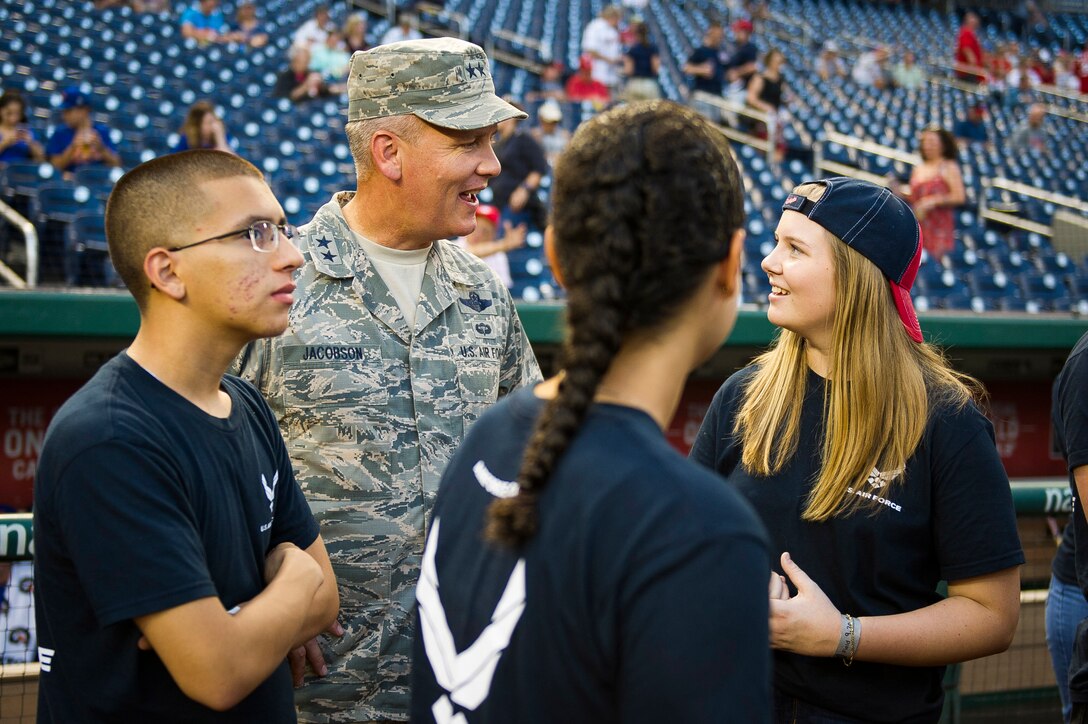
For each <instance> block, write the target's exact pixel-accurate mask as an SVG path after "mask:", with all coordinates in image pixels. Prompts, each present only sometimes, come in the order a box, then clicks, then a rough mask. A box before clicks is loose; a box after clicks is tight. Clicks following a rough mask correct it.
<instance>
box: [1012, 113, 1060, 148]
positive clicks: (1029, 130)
mask: <svg viewBox="0 0 1088 724" xmlns="http://www.w3.org/2000/svg"><path fill="white" fill-rule="evenodd" d="M1009 148H1010V149H1012V150H1013V151H1017V152H1020V153H1024V152H1026V151H1029V150H1034V151H1041V152H1044V153H1045V152H1046V151H1048V150H1049V149H1050V141H1049V140H1048V139H1047V133H1046V106H1044V105H1043V104H1042V103H1032V104H1031V105H1030V106H1029V107H1028V115H1027V118H1025V119H1024V120H1023V121H1021V122H1020V125H1018V126H1017V127H1016V129H1015V130H1014V131H1013V132H1012V135H1011V136H1009Z"/></svg>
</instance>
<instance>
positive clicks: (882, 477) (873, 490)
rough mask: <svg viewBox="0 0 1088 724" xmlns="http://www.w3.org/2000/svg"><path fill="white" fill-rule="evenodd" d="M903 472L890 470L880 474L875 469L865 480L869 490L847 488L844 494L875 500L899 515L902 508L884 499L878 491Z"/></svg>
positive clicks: (900, 469)
mask: <svg viewBox="0 0 1088 724" xmlns="http://www.w3.org/2000/svg"><path fill="white" fill-rule="evenodd" d="M903 470H904V468H899V469H898V470H892V471H891V472H881V471H879V470H877V469H876V468H873V469H872V472H870V473H869V475H868V477H867V478H866V479H865V482H867V483H868V484H869V488H870V489H869V490H854V488H852V487H849V488H847V489H846V492H847V493H851V494H853V495H857V496H858V497H860V498H865V499H866V500H875V501H876V502H878V503H880V504H881V505H883V506H886V507H888V508H891V509H892V510H894V511H895V512H897V513H901V512H903V506H902V505H899V503H896V502H894V501H891V500H888V499H887V498H885V497H884V495H882V494H881V493H880V489H881V488H886V487H887V486H888V483H890V482H892V481H893V480H895V479H896V478H898V477H899V476H900V475H902V474H903Z"/></svg>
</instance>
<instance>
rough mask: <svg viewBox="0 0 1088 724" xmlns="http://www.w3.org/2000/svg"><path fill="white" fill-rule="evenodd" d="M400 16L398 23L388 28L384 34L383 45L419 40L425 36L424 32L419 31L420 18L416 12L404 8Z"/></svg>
mask: <svg viewBox="0 0 1088 724" xmlns="http://www.w3.org/2000/svg"><path fill="white" fill-rule="evenodd" d="M398 17H399V20H398V22H397V24H396V25H394V26H393V27H391V28H389V30H386V31H385V35H383V36H382V43H381V44H382V45H388V44H389V43H399V42H401V41H402V40H419V39H420V38H422V37H423V33H421V32H419V18H417V17H416V14H415V13H411V12H408V11H407V10H402V11H401V12H400V15H399V16H398Z"/></svg>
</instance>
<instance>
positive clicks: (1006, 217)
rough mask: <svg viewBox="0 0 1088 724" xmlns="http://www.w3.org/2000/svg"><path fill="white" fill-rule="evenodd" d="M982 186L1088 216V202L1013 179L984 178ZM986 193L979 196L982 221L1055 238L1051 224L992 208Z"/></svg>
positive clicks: (979, 212) (979, 211) (979, 214)
mask: <svg viewBox="0 0 1088 724" xmlns="http://www.w3.org/2000/svg"><path fill="white" fill-rule="evenodd" d="M982 186H983V188H984V189H991V188H994V189H999V190H1004V191H1010V192H1012V193H1014V194H1020V195H1022V196H1030V197H1032V198H1035V199H1039V200H1040V201H1045V202H1047V203H1051V204H1054V205H1055V206H1064V207H1066V208H1069V209H1072V210H1074V211H1076V212H1078V213H1081V214H1088V202H1085V201H1082V200H1080V199H1076V198H1073V197H1072V196H1063V195H1062V194H1056V193H1054V192H1052V191H1043V190H1042V189H1037V188H1035V187H1034V186H1028V185H1027V184H1022V183H1020V182H1019V181H1013V180H1011V179H1007V178H1003V177H998V178H983V179H982ZM986 196H987V194H986V193H985V192H983V193H981V194H979V199H978V216H979V218H980V219H989V220H991V221H996V222H998V223H1001V224H1005V225H1007V226H1012V227H1015V228H1017V229H1023V230H1024V231H1030V232H1035V233H1036V234H1042V235H1043V236H1048V237H1049V236H1053V235H1054V227H1053V226H1051V225H1049V224H1041V223H1039V222H1038V221H1031V220H1030V219H1022V218H1020V217H1019V216H1016V215H1015V214H1013V213H1012V212H1011V211H1004V210H1001V209H1000V208H991V207H990V205H989V201H988V200H987V198H986Z"/></svg>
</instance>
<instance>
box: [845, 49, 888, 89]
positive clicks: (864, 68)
mask: <svg viewBox="0 0 1088 724" xmlns="http://www.w3.org/2000/svg"><path fill="white" fill-rule="evenodd" d="M877 52H878V51H875V50H873V51H870V52H868V53H862V54H861V55H859V56H858V60H857V63H856V64H855V65H854V69H853V70H852V71H851V72H850V77H851V78H853V79H854V82H855V83H857V84H858V85H864V86H874V85H876V84H877V82H878V81H879V80H880V79H881V78H883V76H884V68H883V67H882V66H881V64H880V60H879V59H878V58H877Z"/></svg>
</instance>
